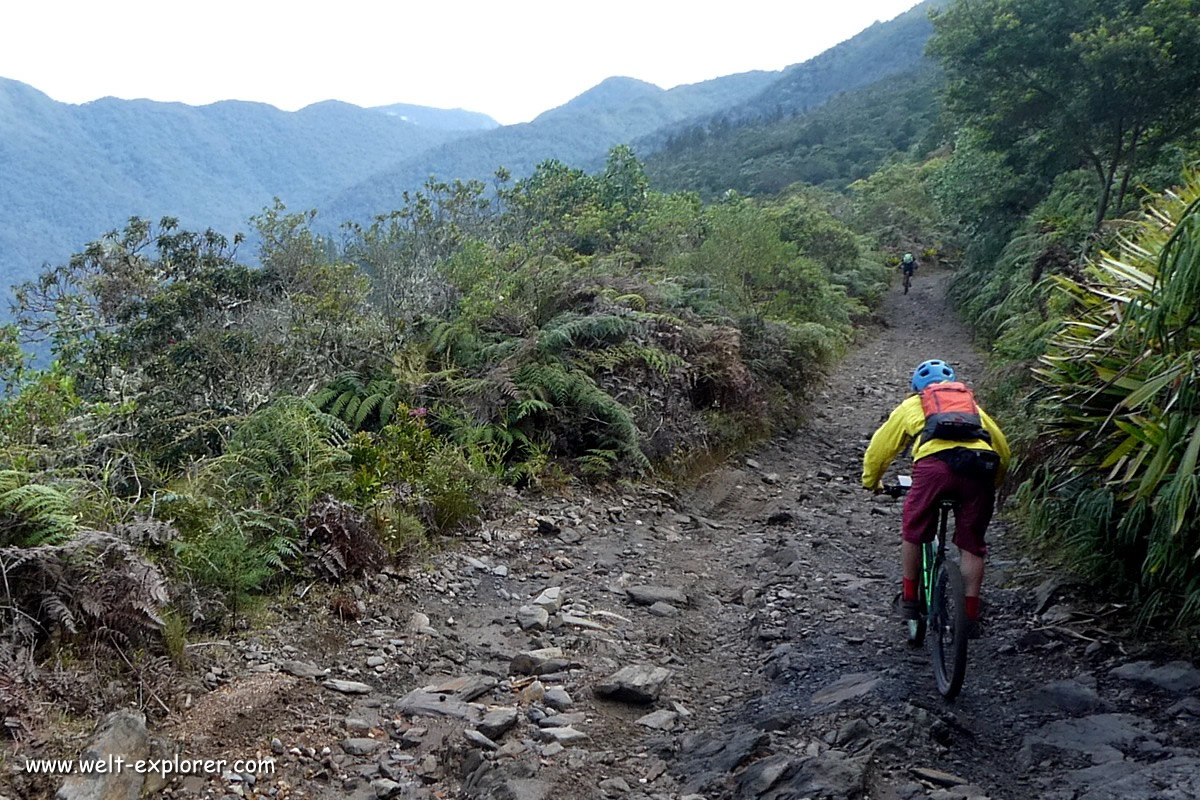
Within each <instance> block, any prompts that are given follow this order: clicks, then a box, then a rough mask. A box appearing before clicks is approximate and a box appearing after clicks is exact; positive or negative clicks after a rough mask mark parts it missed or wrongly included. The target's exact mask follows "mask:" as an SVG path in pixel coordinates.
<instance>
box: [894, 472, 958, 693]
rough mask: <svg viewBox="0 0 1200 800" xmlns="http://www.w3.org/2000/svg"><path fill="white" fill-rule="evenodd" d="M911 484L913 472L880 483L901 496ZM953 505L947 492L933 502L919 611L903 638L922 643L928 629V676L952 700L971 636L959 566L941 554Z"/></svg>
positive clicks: (923, 556) (923, 553)
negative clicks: (935, 512) (887, 483)
mask: <svg viewBox="0 0 1200 800" xmlns="http://www.w3.org/2000/svg"><path fill="white" fill-rule="evenodd" d="M911 486H912V478H910V477H908V476H907V475H902V476H900V481H899V483H898V484H897V485H894V486H885V487H884V491H885V492H886V493H887V494H890V495H891V496H893V497H901V496H903V495H905V494H907V493H908V490H909V488H910V487H911ZM955 505H957V501H956V500H955V499H954V498H952V497H944V498H942V499H941V500H940V501H939V502H938V522H937V534H936V536H935V537H934V540H933V541H932V542H927V543H925V544H923V545H921V578H920V580H919V581H918V582H917V611H918V616H917V619H913V620H909V621H908V641H909V644H911V645H913V646H914V647H920V646H921V645H922V644H924V643H925V633H926V631H927V630H928V631H931V632H932V633H933V637H932V640H933V641H932V643H931V646H930V655H931V656H932V659H933V676H934V678H935V679H936V680H937V687H938V691H939V692H941V693H942V696H943V697H945V698H946V699H947V700H953V699H954V698H955V697H957V696H958V693H959V691H960V690H961V689H962V685H963V679H964V678H965V677H966V675H967V640H968V638H969V636H970V627H969V626H970V621H969V620H968V619H967V600H966V598H967V593H966V587H965V585H964V584H963V576H962V570H961V569H960V568H959V566H958V563H957V562H956V561H954V560H953V559H951V558H948V557H947V555H946V531H947V529H948V528H949V524H950V512H951V511H953V510H954V507H955Z"/></svg>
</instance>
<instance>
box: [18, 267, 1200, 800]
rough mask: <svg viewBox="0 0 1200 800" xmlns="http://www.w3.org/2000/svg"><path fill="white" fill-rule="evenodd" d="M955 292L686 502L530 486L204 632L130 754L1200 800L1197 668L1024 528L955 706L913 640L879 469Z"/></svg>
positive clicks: (936, 300)
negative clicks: (342, 578) (882, 430)
mask: <svg viewBox="0 0 1200 800" xmlns="http://www.w3.org/2000/svg"><path fill="white" fill-rule="evenodd" d="M945 283H946V281H945V279H944V276H937V275H934V276H926V275H922V276H919V277H918V279H917V280H916V282H915V284H914V287H913V291H912V293H911V294H909V295H907V296H905V295H902V294H900V293H899V292H893V293H892V294H891V296H890V297H889V298H888V300H887V303H886V305H885V308H884V311H883V315H884V318H885V321H886V322H885V324H884V325H883V326H881V327H880V328H879V329H878V330H877V331H875V332H874V333H872V334H871V335H870V336H869V337H868V339H867V341H866V342H865V343H864V344H862V345H861V346H860V347H859V348H858V349H857V350H856V351H855V352H854V353H852V354H851V355H850V356H849V357H848V359H847V360H846V361H845V362H844V363H843V365H842V366H841V367H840V368H839V370H838V371H837V374H836V375H835V376H834V377H833V379H832V380H831V382H830V383H829V385H828V386H827V387H826V389H825V390H824V391H823V392H822V393H821V395H820V396H819V397H818V398H816V399H815V400H814V403H813V405H812V409H811V413H810V417H809V419H808V421H807V422H806V424H805V425H804V427H803V428H802V429H801V430H800V431H799V433H797V434H796V435H794V436H791V437H788V438H786V439H779V440H776V441H775V442H772V443H771V444H769V445H768V446H766V447H764V448H763V449H761V450H760V451H758V452H757V453H754V454H753V455H752V456H751V457H749V458H746V459H744V460H741V461H739V462H738V463H737V464H730V465H726V466H725V467H723V468H721V469H718V470H717V471H715V472H713V473H712V474H711V475H709V476H708V477H707V478H706V479H704V480H703V481H702V482H701V483H700V485H698V486H696V487H693V488H692V489H690V490H688V491H686V492H678V493H671V492H667V491H663V490H656V489H641V490H638V491H635V492H631V493H629V494H612V495H608V496H603V495H595V494H591V495H582V494H581V495H579V496H576V497H568V498H565V499H548V500H542V501H531V502H533V503H534V505H533V506H532V507H530V508H529V509H528V514H526V515H523V516H522V517H520V518H518V519H509V520H505V521H494V522H492V523H490V524H489V525H487V526H485V527H483V528H482V529H481V530H480V531H478V532H477V533H476V534H475V535H474V536H472V537H471V538H469V539H467V540H465V541H463V542H462V543H461V544H460V545H459V546H456V547H454V548H453V549H451V550H448V551H444V552H441V553H439V554H437V555H436V556H434V557H432V558H431V559H430V561H429V562H427V563H426V564H424V565H422V566H419V567H415V568H413V569H410V570H389V571H388V572H386V573H383V574H380V575H377V576H373V577H371V578H370V579H369V580H365V581H363V582H361V584H360V585H357V586H355V587H353V590H354V591H353V595H352V596H351V598H350V605H351V606H352V607H353V608H354V609H355V612H354V613H353V614H351V615H350V616H356V615H358V618H357V619H353V620H344V621H343V620H341V619H338V618H336V617H334V616H331V614H330V612H328V611H325V610H322V611H321V612H320V613H317V612H314V610H313V606H314V605H315V603H314V602H312V599H311V598H309V599H306V600H299V599H296V600H294V601H293V602H292V603H291V604H290V605H289V606H288V607H287V608H282V609H279V611H278V616H277V620H276V624H275V625H274V626H273V628H272V629H270V630H267V631H265V632H261V631H260V632H258V633H255V634H246V635H245V636H244V638H242V639H239V640H231V641H228V642H214V643H196V645H197V646H196V647H195V649H194V650H190V651H189V652H190V653H191V654H192V655H193V657H194V658H195V659H196V660H197V662H198V663H202V664H204V665H205V666H204V667H203V668H202V669H201V670H200V672H199V674H198V675H197V681H198V684H197V686H196V691H195V695H194V697H193V699H192V702H191V703H190V707H189V708H188V710H187V711H186V712H185V713H184V714H183V715H182V716H181V717H179V716H177V717H173V718H172V720H173V721H172V722H171V724H169V725H165V726H163V725H157V726H152V727H153V730H152V731H151V734H152V736H153V737H154V740H152V741H150V742H141V743H140V744H138V745H137V746H139V747H144V748H149V749H150V750H151V752H157V753H159V754H167V755H169V754H171V753H179V754H180V755H181V756H183V757H204V758H219V757H225V758H228V759H231V760H232V759H245V758H253V757H255V756H256V755H262V756H269V757H274V758H275V759H276V760H277V762H276V766H277V771H276V772H275V774H273V775H268V774H259V775H254V774H252V773H249V772H243V773H240V774H239V773H235V772H233V771H231V770H227V771H225V772H224V773H223V774H219V775H191V776H185V777H178V776H177V777H174V778H171V779H169V780H167V781H165V782H164V781H153V782H151V783H150V785H149V786H148V787H147V788H150V789H155V790H158V791H160V792H161V795H160V796H163V797H172V798H180V799H181V800H182V799H183V798H199V797H215V798H259V797H276V798H322V799H323V798H352V799H355V800H367V798H387V797H401V798H497V800H509V799H511V800H539V799H540V798H547V799H548V798H572V800H582V799H583V798H628V800H648V799H650V798H652V799H653V800H698V798H708V799H709V800H716V798H738V799H739V800H759V799H760V798H761V799H762V800H802V799H803V798H812V799H813V800H816V798H878V799H879V800H912V799H913V798H925V797H929V798H975V799H976V800H978V799H979V798H991V799H992V800H1019V799H1021V798H1046V799H1047V800H1108V799H1109V798H1112V799H1113V800H1116V798H1123V799H1124V798H1132V799H1133V800H1137V799H1138V798H1161V800H1167V799H1168V798H1171V799H1172V800H1174V799H1175V798H1190V797H1197V796H1200V750H1198V749H1197V748H1200V671H1198V670H1196V669H1195V667H1194V666H1193V665H1191V664H1190V663H1187V662H1185V661H1183V660H1180V659H1178V658H1172V657H1171V656H1170V654H1169V653H1167V652H1166V651H1165V650H1164V649H1162V648H1161V647H1158V646H1156V645H1154V644H1152V643H1149V642H1146V641H1138V640H1135V639H1132V638H1128V637H1126V636H1125V635H1124V634H1122V633H1120V624H1119V623H1118V622H1117V621H1116V620H1117V618H1118V616H1119V615H1118V614H1117V611H1118V610H1116V609H1112V608H1110V607H1106V606H1102V605H1099V604H1097V603H1096V602H1094V601H1092V600H1090V599H1089V598H1087V597H1086V596H1084V595H1083V591H1082V590H1081V589H1077V588H1075V587H1072V586H1071V585H1069V584H1061V583H1059V582H1058V581H1056V580H1055V579H1053V578H1052V577H1049V576H1047V575H1044V574H1042V573H1041V572H1040V571H1039V570H1038V568H1037V566H1036V565H1035V564H1033V563H1031V562H1030V561H1029V560H1028V559H1026V558H1024V557H1023V555H1022V552H1021V550H1020V548H1019V546H1018V543H1017V541H1016V537H1015V535H1012V534H1010V533H1009V532H1008V531H1006V530H1005V529H1004V526H1003V525H1002V524H996V525H994V526H993V529H992V532H991V542H992V552H991V555H990V556H989V562H988V563H989V573H988V578H987V581H986V583H985V588H984V598H985V603H986V607H985V615H986V628H985V632H984V636H983V638H981V639H979V640H977V641H973V642H972V643H971V649H970V663H969V667H968V672H967V680H966V684H965V687H964V689H963V693H962V695H961V696H960V698H959V699H958V700H957V701H955V702H954V703H947V702H945V701H944V700H943V699H942V698H941V696H940V695H939V694H938V692H937V689H936V686H935V684H934V680H933V675H932V670H931V667H930V662H929V658H928V653H927V651H926V650H924V649H913V648H911V647H910V646H908V645H907V644H906V643H905V641H904V637H903V634H902V631H901V627H900V624H899V622H898V621H897V620H896V619H895V618H894V617H893V616H892V611H891V603H892V599H893V597H894V595H895V593H896V590H897V587H898V584H899V547H898V539H899V524H900V502H899V501H897V500H893V499H890V498H886V497H874V496H872V495H870V494H868V493H866V492H864V491H863V490H862V489H861V488H859V486H858V475H859V471H860V465H861V457H862V452H863V449H864V448H865V445H866V441H867V439H868V438H869V436H870V434H871V432H872V431H873V430H874V428H875V427H876V426H877V425H878V423H879V422H880V421H881V419H882V418H883V416H884V415H886V414H887V413H888V412H889V411H890V409H891V408H892V407H893V406H894V405H895V404H896V403H897V402H898V401H899V400H900V399H901V398H902V397H903V396H904V392H905V388H906V385H907V381H908V376H909V372H910V370H911V369H912V367H913V365H915V364H916V363H918V362H919V361H921V360H924V359H926V358H929V357H935V356H936V357H941V358H946V359H948V360H950V361H952V362H953V363H955V364H956V365H958V366H959V367H960V368H961V370H962V373H963V374H964V375H965V376H966V377H967V378H968V379H969V380H971V379H974V380H977V379H978V378H980V377H981V376H980V369H981V363H980V361H979V359H978V357H977V356H976V354H975V353H974V352H972V350H971V349H970V345H969V340H968V338H967V335H966V333H965V331H964V330H963V328H962V327H961V325H960V324H959V323H958V322H957V321H956V320H955V319H954V318H953V316H952V315H951V314H950V312H949V311H947V310H945V305H944V303H943V302H942V295H943V293H944V291H945ZM1001 424H1003V421H1002V420H1001ZM901 468H902V469H905V470H906V469H907V466H906V465H903V466H902V467H901ZM539 504H540V507H539ZM343 604H344V603H343ZM326 605H327V604H326ZM127 721H128V720H127ZM137 722H138V721H137V720H133V721H132V722H130V724H131V725H133V726H134V727H136V724H137ZM141 735H143V736H144V733H143V734H141ZM2 793H3V792H2V791H0V794H2ZM17 796H21V795H17ZM71 796H73V797H84V796H88V795H84V794H78V795H71Z"/></svg>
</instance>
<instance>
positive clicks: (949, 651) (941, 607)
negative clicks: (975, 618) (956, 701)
mask: <svg viewBox="0 0 1200 800" xmlns="http://www.w3.org/2000/svg"><path fill="white" fill-rule="evenodd" d="M969 624H970V622H969V621H968V620H967V603H966V591H965V589H964V587H963V578H962V573H961V572H959V569H958V565H957V564H954V563H953V562H950V563H947V564H943V565H942V568H941V569H940V570H939V571H938V576H937V580H936V581H935V583H934V587H933V598H932V602H931V603H930V611H929V627H930V628H932V630H933V643H932V644H933V647H932V648H930V649H931V651H932V654H933V674H934V677H935V678H937V686H938V691H939V692H941V693H942V696H943V697H945V698H946V699H947V700H950V699H953V698H954V697H957V696H958V693H959V691H960V690H961V689H962V685H963V679H964V678H965V677H966V675H967V639H968V626H969Z"/></svg>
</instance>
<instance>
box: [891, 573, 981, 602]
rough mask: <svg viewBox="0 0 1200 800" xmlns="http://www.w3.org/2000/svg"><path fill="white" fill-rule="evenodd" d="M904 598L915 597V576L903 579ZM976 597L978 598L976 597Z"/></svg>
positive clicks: (911, 598)
mask: <svg viewBox="0 0 1200 800" xmlns="http://www.w3.org/2000/svg"><path fill="white" fill-rule="evenodd" d="M903 597H904V599H905V600H916V599H917V581H916V579H915V578H905V579H904V595H903ZM976 599H978V598H976Z"/></svg>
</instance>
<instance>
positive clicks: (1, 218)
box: [0, 79, 462, 288]
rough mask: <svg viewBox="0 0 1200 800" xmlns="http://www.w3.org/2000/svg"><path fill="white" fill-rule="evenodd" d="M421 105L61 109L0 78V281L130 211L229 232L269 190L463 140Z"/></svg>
mask: <svg viewBox="0 0 1200 800" xmlns="http://www.w3.org/2000/svg"><path fill="white" fill-rule="evenodd" d="M427 111H429V112H430V113H429V115H427V119H428V120H439V119H440V120H441V122H440V123H438V124H437V125H434V124H426V125H424V126H422V125H417V124H412V123H410V122H406V121H404V120H403V119H401V118H399V117H394V116H388V115H387V114H384V113H379V112H378V111H374V110H368V109H363V108H359V107H357V106H352V105H348V104H346V103H339V102H333V101H330V102H325V103H318V104H316V105H312V106H309V107H307V108H304V109H302V110H300V111H297V112H294V113H289V112H284V111H280V110H278V109H276V108H274V107H273V106H268V105H264V104H259V103H245V102H221V103H214V104H212V105H208V106H203V107H193V106H187V105H183V104H180V103H158V102H151V101H148V100H117V99H115V98H105V99H102V100H97V101H95V102H91V103H85V104H83V105H69V104H66V103H59V102H56V101H54V100H52V99H51V98H49V97H47V96H46V95H44V94H42V93H41V92H39V91H37V90H36V89H34V88H33V87H31V86H27V85H25V84H23V83H19V82H16V81H10V80H5V79H0V167H2V171H3V175H4V180H3V181H0V282H2V283H3V284H4V285H5V288H7V286H8V285H10V284H12V283H15V282H17V281H19V280H22V279H24V278H27V277H29V276H30V275H32V274H33V272H34V271H35V270H36V268H37V267H39V266H40V265H41V264H42V263H43V262H44V261H46V260H53V259H57V258H62V257H64V256H66V255H68V254H69V253H70V252H71V251H72V250H73V249H75V248H77V247H79V246H80V245H82V244H83V243H85V242H87V241H89V240H91V239H94V238H96V237H98V236H99V235H101V234H102V233H104V232H105V231H107V230H109V229H111V228H114V227H118V226H119V225H120V224H121V223H122V222H123V221H124V220H125V219H127V218H128V217H129V216H131V215H134V214H138V215H147V216H150V217H153V218H157V217H160V216H163V215H175V216H178V217H180V218H181V219H183V220H185V221H186V222H187V223H189V224H192V225H203V226H207V225H212V226H214V227H219V228H221V229H224V230H227V231H229V232H232V231H233V229H235V228H238V227H245V220H246V218H247V217H248V216H249V215H250V214H253V213H255V212H257V211H259V210H261V209H262V207H263V206H265V205H269V204H270V202H271V198H272V197H274V196H279V197H282V198H284V199H285V200H286V202H287V203H288V204H289V205H292V206H304V205H309V204H312V203H315V202H317V201H319V200H320V199H321V198H323V197H326V196H328V195H329V194H331V193H333V192H335V191H337V190H338V189H339V188H341V187H343V186H346V185H348V184H351V183H354V182H355V181H357V180H361V179H363V178H365V177H366V176H367V175H370V174H371V173H373V172H375V171H377V170H378V169H379V168H380V165H382V164H387V163H389V162H394V161H398V160H401V159H402V158H404V157H406V156H411V155H413V154H415V153H418V152H421V151H423V150H425V149H428V148H429V147H431V146H433V145H437V144H440V143H442V142H444V141H447V140H448V139H451V138H453V137H455V136H459V135H462V134H461V133H459V132H456V131H451V130H448V129H447V127H446V126H449V125H451V124H453V122H452V121H453V120H454V119H455V116H454V115H451V116H448V117H438V116H437V115H436V113H434V112H436V109H427ZM439 125H440V126H441V127H439Z"/></svg>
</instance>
